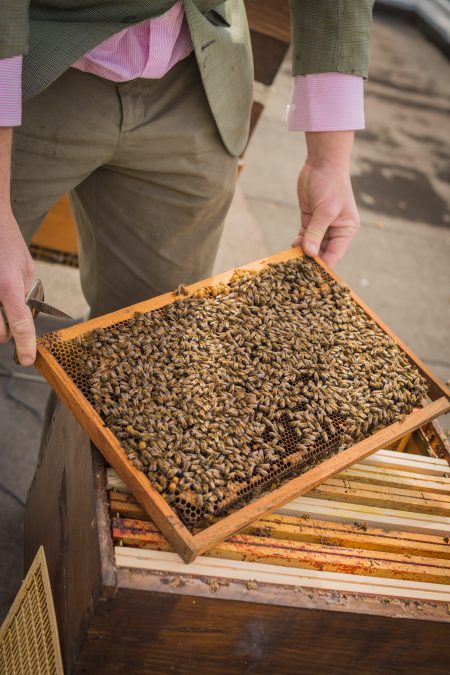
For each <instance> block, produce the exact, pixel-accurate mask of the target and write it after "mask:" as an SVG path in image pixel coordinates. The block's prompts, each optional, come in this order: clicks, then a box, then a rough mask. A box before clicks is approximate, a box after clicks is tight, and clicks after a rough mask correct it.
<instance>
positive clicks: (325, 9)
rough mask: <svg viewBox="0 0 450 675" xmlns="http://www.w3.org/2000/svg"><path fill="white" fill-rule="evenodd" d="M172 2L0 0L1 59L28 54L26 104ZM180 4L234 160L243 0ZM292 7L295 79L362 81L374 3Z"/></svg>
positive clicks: (246, 94) (339, 0) (244, 67)
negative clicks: (331, 75) (348, 76)
mask: <svg viewBox="0 0 450 675" xmlns="http://www.w3.org/2000/svg"><path fill="white" fill-rule="evenodd" d="M253 1H254V2H257V1H258V0H253ZM273 1H274V2H286V1H287V0H273ZM174 4H175V0H1V9H0V58H8V57H11V56H16V55H19V54H24V55H25V59H24V72H23V92H24V100H27V99H29V98H32V97H33V96H36V94H39V93H40V92H41V91H42V90H43V89H45V88H46V87H47V86H48V85H49V84H51V82H53V81H54V80H55V79H56V78H57V77H59V75H61V74H62V73H63V72H64V71H65V70H67V68H69V67H70V66H71V65H72V63H74V62H75V61H76V60H77V59H78V58H79V57H80V56H82V55H83V54H85V53H86V52H88V51H89V50H91V49H93V48H94V47H95V46H97V45H98V44H100V42H102V41H103V40H105V39H106V38H108V37H110V36H111V35H113V34H114V33H116V32H118V31H121V30H123V29H124V28H125V27H126V26H130V25H133V24H135V23H139V22H141V21H145V20H146V19H149V18H153V17H156V16H159V15H161V14H163V13H164V12H166V11H167V10H168V9H170V8H171V7H172V6H173V5H174ZM183 4H184V9H185V13H186V19H187V22H188V25H189V29H190V32H191V37H192V42H193V45H194V49H195V54H196V57H197V61H198V65H199V68H200V73H201V76H202V80H203V84H204V87H205V91H206V95H207V98H208V101H209V105H210V107H211V111H212V114H213V116H214V118H215V121H216V124H217V127H218V129H219V132H220V135H221V137H222V139H223V142H224V144H225V146H226V148H227V149H228V151H229V152H230V153H231V154H233V155H239V154H240V153H241V152H242V150H243V149H244V147H245V144H246V142H247V136H248V126H249V117H250V109H251V104H252V84H253V63H252V54H251V45H250V36H249V30H248V24H247V19H246V13H245V7H244V2H243V0H225V2H223V0H183ZM289 5H290V8H291V16H292V35H293V74H294V75H305V74H308V73H322V72H329V71H338V72H344V73H353V74H356V75H362V76H363V77H366V76H367V60H368V59H367V54H368V48H369V34H370V26H371V15H372V5H373V0H289ZM0 95H1V92H0Z"/></svg>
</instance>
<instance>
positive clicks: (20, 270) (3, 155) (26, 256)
mask: <svg viewBox="0 0 450 675" xmlns="http://www.w3.org/2000/svg"><path fill="white" fill-rule="evenodd" d="M11 138H12V130H11V129H5V128H0V303H1V304H2V305H3V309H4V311H5V313H6V316H7V317H8V323H9V329H10V330H11V333H12V334H13V337H14V339H15V341H16V350H17V355H18V357H19V361H20V363H21V364H22V365H23V366H31V364H32V363H33V362H34V359H35V356H36V333H35V329H34V321H33V317H32V316H31V311H30V309H29V308H28V307H27V305H26V304H25V295H26V293H27V292H28V291H29V289H30V287H31V281H32V278H33V260H32V258H31V256H30V253H29V251H28V247H27V245H26V243H25V241H24V239H23V237H22V235H21V233H20V229H19V226H18V225H17V222H16V220H15V218H14V215H13V213H12V210H11V207H10V197H9V184H10V158H11ZM7 339H8V330H7V327H6V325H5V322H4V320H3V317H2V316H1V314H0V342H6V341H7Z"/></svg>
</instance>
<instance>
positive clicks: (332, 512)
mask: <svg viewBox="0 0 450 675" xmlns="http://www.w3.org/2000/svg"><path fill="white" fill-rule="evenodd" d="M278 513H281V514H284V515H292V516H304V517H306V518H307V517H313V518H327V519H329V520H333V521H336V522H358V523H360V524H367V525H371V526H374V527H386V528H391V529H395V530H403V531H405V532H418V533H424V534H425V533H428V534H433V535H436V536H441V537H447V536H448V534H449V532H450V518H447V517H446V516H437V515H430V514H428V513H414V512H410V511H399V510H397V509H384V508H380V507H375V506H365V505H362V504H352V503H349V504H347V503H346V502H335V501H328V500H325V499H323V500H321V499H316V498H312V497H299V498H297V499H294V500H292V501H291V502H290V503H289V504H286V505H284V506H283V507H282V508H280V509H279V510H278Z"/></svg>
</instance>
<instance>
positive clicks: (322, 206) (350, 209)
mask: <svg viewBox="0 0 450 675" xmlns="http://www.w3.org/2000/svg"><path fill="white" fill-rule="evenodd" d="M306 142H307V146H308V157H307V159H306V162H305V164H304V166H303V168H302V170H301V172H300V175H299V178H298V188H297V189H298V201H299V205H300V215H301V228H300V232H299V233H298V236H297V238H296V239H295V241H294V242H293V246H302V247H303V249H304V251H305V253H306V254H307V255H311V256H315V255H319V256H320V257H321V258H322V259H323V261H324V262H325V263H327V265H329V266H330V267H333V265H334V264H335V263H336V262H337V261H338V260H340V259H341V258H342V257H343V255H344V254H345V252H346V251H347V249H348V247H349V246H350V243H351V241H352V239H353V237H354V236H355V234H356V233H357V232H358V230H359V217H358V211H357V209H356V204H355V199H354V197H353V190H352V185H351V181H350V173H349V163H350V153H351V148H352V144H353V132H352V131H324V132H308V133H307V134H306Z"/></svg>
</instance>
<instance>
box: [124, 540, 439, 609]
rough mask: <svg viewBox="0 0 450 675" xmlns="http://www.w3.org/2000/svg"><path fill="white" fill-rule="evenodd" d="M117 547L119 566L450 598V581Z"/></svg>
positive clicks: (283, 583)
mask: <svg viewBox="0 0 450 675" xmlns="http://www.w3.org/2000/svg"><path fill="white" fill-rule="evenodd" d="M114 550H115V560H116V565H117V566H118V567H130V568H134V569H138V570H151V571H160V572H166V573H172V574H180V575H183V576H185V575H190V574H192V575H195V574H197V575H199V576H204V577H213V578H222V579H239V580H242V581H250V580H255V581H257V582H259V583H269V584H276V585H280V586H293V587H305V588H328V589H331V590H336V591H340V592H343V593H346V592H355V593H361V594H362V595H365V594H376V595H378V594H380V595H386V596H391V597H405V598H417V599H419V598H420V599H424V600H425V599H429V600H435V601H442V602H449V601H450V587H449V586H448V585H447V584H434V583H429V582H423V581H407V580H404V579H386V578H383V577H369V576H367V575H355V574H348V573H344V572H329V571H326V570H325V571H322V570H310V569H300V568H296V569H290V568H287V567H283V566H277V565H268V564H266V563H259V564H258V565H256V564H255V563H251V562H246V561H243V560H242V561H241V560H235V561H230V560H224V559H221V558H209V557H207V556H199V557H198V558H197V559H196V560H195V561H194V562H192V563H191V564H190V565H189V567H186V566H185V565H183V563H182V562H181V561H180V559H179V556H177V555H176V554H175V553H170V552H167V551H152V550H150V549H139V548H131V547H125V546H116V547H115V549H114Z"/></svg>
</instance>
